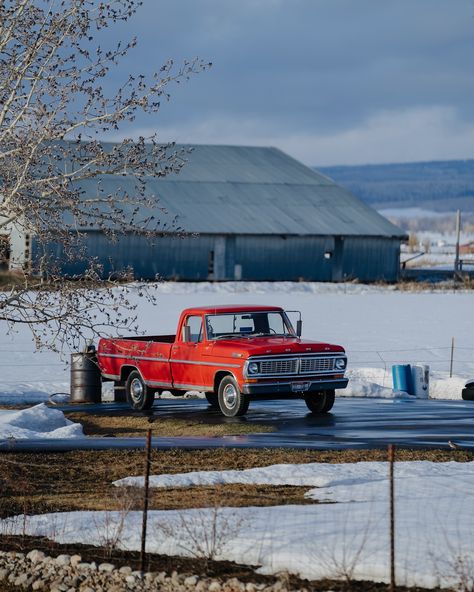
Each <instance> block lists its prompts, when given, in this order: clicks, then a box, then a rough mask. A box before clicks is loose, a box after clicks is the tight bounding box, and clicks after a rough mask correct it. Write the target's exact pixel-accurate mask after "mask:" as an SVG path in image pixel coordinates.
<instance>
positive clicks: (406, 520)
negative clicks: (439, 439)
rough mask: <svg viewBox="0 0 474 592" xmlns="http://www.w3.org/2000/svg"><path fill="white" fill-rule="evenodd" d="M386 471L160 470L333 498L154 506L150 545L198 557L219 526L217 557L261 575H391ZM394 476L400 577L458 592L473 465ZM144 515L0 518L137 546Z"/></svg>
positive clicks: (468, 531) (6, 524) (471, 518)
mask: <svg viewBox="0 0 474 592" xmlns="http://www.w3.org/2000/svg"><path fill="white" fill-rule="evenodd" d="M387 474H388V467H387V465H386V463H355V464H340V465H330V464H320V463H313V464H309V465H275V466H272V467H263V468H257V469H251V470H246V471H222V472H219V471H204V472H199V473H198V472H196V473H188V474H181V475H180V474H178V475H161V476H159V477H156V478H154V479H155V480H154V484H155V485H156V484H157V483H158V481H156V479H161V481H160V483H161V485H160V486H162V487H186V486H189V485H197V484H216V483H256V484H275V485H276V484H288V483H290V484H297V485H308V486H313V487H314V486H317V488H313V489H312V490H311V491H310V492H308V495H309V496H311V497H312V498H314V499H318V500H320V501H322V502H324V501H330V502H337V503H329V504H328V503H319V504H310V505H304V506H298V505H291V506H273V507H252V508H217V509H216V508H200V509H192V510H173V511H152V512H150V513H149V518H148V524H149V533H150V535H149V537H148V539H147V549H148V551H150V552H154V553H163V554H169V555H175V554H178V555H193V556H202V555H205V554H206V553H208V552H209V551H210V549H208V548H206V547H205V544H212V542H211V543H210V539H209V537H208V536H206V535H208V534H209V532H214V533H215V535H216V536H215V541H216V544H217V543H218V545H217V547H218V548H217V549H216V548H214V549H213V550H214V551H216V550H217V553H216V557H217V558H219V559H228V560H232V561H236V562H237V563H245V564H252V565H260V566H261V568H260V570H261V571H262V572H263V573H276V572H279V571H284V570H287V571H290V572H292V573H297V574H300V576H302V577H304V578H309V579H319V578H323V577H335V578H343V577H350V578H355V579H360V580H375V581H388V578H389V573H390V570H389V512H388V509H389V508H388V492H389V487H388V480H387ZM395 479H396V482H395V494H396V511H395V521H396V545H397V553H396V573H397V583H398V584H400V585H409V586H413V585H417V586H426V587H436V586H439V585H442V586H446V587H448V586H449V587H453V588H455V587H456V586H458V585H459V584H460V583H461V580H462V577H463V575H465V574H463V572H462V570H463V565H464V566H468V564H469V562H468V560H469V558H470V557H472V556H473V555H474V534H473V533H474V514H473V512H472V500H473V497H472V492H473V491H474V463H455V462H449V463H430V462H413V463H397V464H396V466H395ZM141 520H142V513H141V512H129V513H125V514H124V513H123V512H68V513H59V514H44V515H40V516H29V517H26V518H24V517H23V516H17V517H15V518H10V519H6V520H3V521H2V522H0V529H2V530H3V531H4V532H11V533H13V532H16V533H22V532H25V533H26V534H30V535H36V536H47V537H49V538H54V539H55V540H57V541H59V542H64V543H72V542H81V543H87V544H96V545H100V544H104V540H105V537H106V536H107V534H108V535H109V536H110V534H111V533H112V531H113V536H114V540H115V538H116V539H117V540H118V541H119V545H120V546H121V547H123V548H127V549H135V550H138V549H140V533H141ZM463 559H464V560H465V561H464V563H463V562H462V560H463ZM466 561H467V563H466ZM470 575H471V577H472V573H471V574H470Z"/></svg>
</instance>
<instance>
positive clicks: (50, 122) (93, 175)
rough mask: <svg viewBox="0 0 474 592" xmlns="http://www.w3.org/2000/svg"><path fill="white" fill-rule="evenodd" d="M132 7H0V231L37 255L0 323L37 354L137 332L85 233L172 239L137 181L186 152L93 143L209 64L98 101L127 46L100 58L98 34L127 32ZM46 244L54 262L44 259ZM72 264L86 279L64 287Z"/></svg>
mask: <svg viewBox="0 0 474 592" xmlns="http://www.w3.org/2000/svg"><path fill="white" fill-rule="evenodd" d="M140 5H141V0H108V1H106V2H99V1H98V0H35V2H31V1H29V0H4V1H3V2H1V3H0V230H1V232H2V233H5V232H10V233H13V232H17V233H20V234H21V233H23V234H28V235H30V236H31V237H33V240H34V241H35V245H36V250H35V254H34V256H33V258H32V260H31V262H30V263H29V264H28V265H25V266H24V268H23V269H21V270H19V271H18V274H17V276H16V281H15V282H14V283H13V284H12V288H11V289H10V290H9V291H7V292H5V291H4V292H0V321H4V322H6V323H7V324H8V326H9V327H10V328H12V329H13V328H14V327H15V326H16V325H24V324H26V325H27V326H29V327H30V329H31V331H32V332H33V336H34V338H35V339H36V342H37V344H38V346H46V347H52V348H55V349H61V348H62V347H64V345H65V344H67V345H68V347H73V346H77V343H78V341H80V340H82V339H85V338H86V337H87V336H94V335H97V334H99V333H100V332H101V331H102V330H103V329H104V327H107V326H114V327H115V328H118V329H123V330H130V328H131V327H132V326H133V324H134V313H133V306H132V304H131V303H130V300H129V298H128V297H127V296H126V294H127V290H126V288H124V289H120V290H119V289H116V282H115V283H114V282H111V281H107V282H105V283H104V282H103V280H102V276H103V270H102V269H101V267H100V266H99V265H98V264H97V262H96V261H91V260H90V259H88V255H87V251H86V249H85V246H84V245H85V241H84V238H85V236H86V234H87V231H88V230H90V229H95V230H97V231H99V232H102V233H104V234H105V235H106V236H107V237H108V238H109V239H110V240H111V241H115V240H117V238H118V237H119V236H121V235H123V234H124V233H127V234H130V233H135V234H139V235H142V236H143V235H145V236H147V237H149V238H150V239H153V238H156V237H158V236H160V234H161V233H163V232H164V231H169V230H172V229H178V228H177V226H176V221H175V220H174V219H172V220H169V219H167V214H166V212H165V211H164V210H163V209H162V208H160V206H159V201H158V196H155V195H150V194H149V193H147V191H146V179H147V178H148V177H163V176H166V175H168V174H170V173H178V172H179V171H180V169H181V167H182V166H183V164H184V163H185V153H184V152H183V151H181V150H177V149H176V148H175V146H174V144H172V143H171V144H165V145H163V144H161V143H159V142H158V139H157V138H156V136H152V137H150V138H142V137H141V138H138V139H136V140H131V139H126V140H123V141H122V142H120V143H116V144H107V143H102V142H101V141H100V140H99V139H100V138H101V137H104V135H106V134H107V133H109V132H115V131H116V130H118V129H119V128H120V126H121V125H122V124H124V123H126V122H131V121H133V120H134V119H135V117H136V116H137V114H139V113H156V112H157V111H158V110H159V108H160V104H161V102H162V101H163V100H165V101H166V100H168V99H169V90H168V89H169V87H170V85H171V84H172V83H179V82H181V81H182V80H187V79H189V77H190V76H192V75H194V74H196V73H198V72H200V71H202V70H203V69H205V68H207V67H208V66H209V65H210V64H205V63H203V62H202V61H201V60H198V59H194V60H191V61H186V62H184V63H183V64H182V65H181V66H179V67H175V65H174V63H173V61H171V60H169V61H167V62H165V63H164V64H163V66H162V67H161V69H160V71H159V72H157V73H155V74H153V75H152V76H149V77H146V76H145V75H143V74H134V75H130V76H129V77H128V78H126V79H125V80H124V81H123V82H122V83H121V84H119V85H118V87H117V88H116V89H115V91H113V92H111V93H110V92H109V93H106V91H105V90H104V88H103V79H104V78H106V77H107V76H108V74H109V72H110V71H111V69H112V68H114V67H115V66H116V65H117V64H118V63H119V61H120V59H121V58H123V57H124V56H125V55H127V54H128V52H129V51H130V50H132V49H133V47H134V46H135V44H136V40H135V39H131V40H130V41H127V42H120V43H117V44H116V46H115V47H112V48H104V47H102V46H101V45H100V43H99V41H100V37H101V32H102V30H103V29H104V28H106V27H109V26H112V25H113V24H114V23H118V22H120V21H128V20H129V19H130V18H131V17H132V16H133V14H134V13H135V12H136V10H137V9H138V8H139V6H140ZM108 175H120V176H123V177H124V184H123V186H120V187H118V188H116V189H115V190H113V191H112V192H111V191H110V190H108V189H107V187H106V185H107V183H106V181H107V178H108ZM131 180H132V183H130V181H131ZM114 186H115V187H117V184H115V185H114ZM3 244H4V243H3V241H2V244H1V245H0V247H1V248H0V259H1V258H2V256H4V255H2V253H4V252H5V247H4V246H3ZM54 245H56V246H58V247H59V250H60V252H61V256H60V258H59V259H57V258H56V259H55V258H54V257H53V256H52V253H53V252H54V249H53V248H52V247H54ZM81 259H82V260H84V259H87V272H86V273H85V274H83V277H82V278H75V281H70V280H69V279H68V280H66V279H65V278H64V277H63V276H62V274H61V268H62V267H63V266H64V264H65V263H66V262H68V261H69V262H71V261H78V260H81ZM1 263H2V261H1V260H0V264H1ZM124 310H125V311H128V314H126V313H124Z"/></svg>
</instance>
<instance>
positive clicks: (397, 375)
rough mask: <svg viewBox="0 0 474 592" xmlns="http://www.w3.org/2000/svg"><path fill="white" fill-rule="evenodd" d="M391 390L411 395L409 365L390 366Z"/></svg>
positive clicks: (411, 386)
mask: <svg viewBox="0 0 474 592" xmlns="http://www.w3.org/2000/svg"><path fill="white" fill-rule="evenodd" d="M392 378H393V389H394V390H395V391H404V392H405V393H408V394H409V395H412V394H413V381H412V378H411V366H410V364H396V365H394V366H392Z"/></svg>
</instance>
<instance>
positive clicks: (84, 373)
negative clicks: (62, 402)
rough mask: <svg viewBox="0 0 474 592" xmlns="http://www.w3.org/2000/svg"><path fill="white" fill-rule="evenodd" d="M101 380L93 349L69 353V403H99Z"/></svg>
mask: <svg viewBox="0 0 474 592" xmlns="http://www.w3.org/2000/svg"><path fill="white" fill-rule="evenodd" d="M101 399H102V380H101V374H100V370H99V366H98V365H97V357H96V354H95V351H89V352H80V353H74V354H71V403H100V402H101Z"/></svg>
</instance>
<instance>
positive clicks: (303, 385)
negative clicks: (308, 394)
mask: <svg viewBox="0 0 474 592" xmlns="http://www.w3.org/2000/svg"><path fill="white" fill-rule="evenodd" d="M310 385H311V383H310V382H292V383H291V390H292V391H293V392H294V393H304V392H305V391H307V390H309V387H310Z"/></svg>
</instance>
